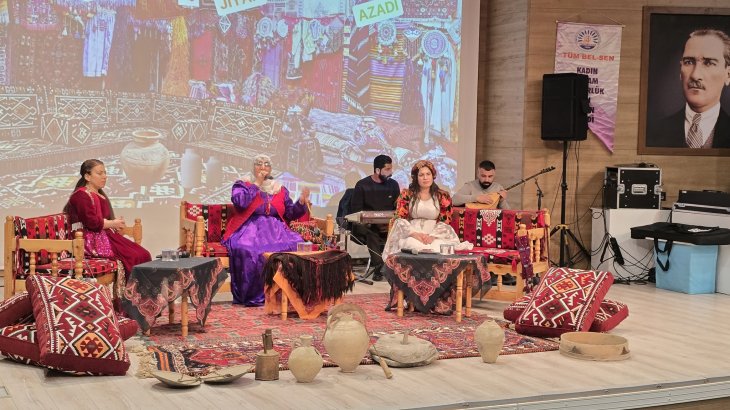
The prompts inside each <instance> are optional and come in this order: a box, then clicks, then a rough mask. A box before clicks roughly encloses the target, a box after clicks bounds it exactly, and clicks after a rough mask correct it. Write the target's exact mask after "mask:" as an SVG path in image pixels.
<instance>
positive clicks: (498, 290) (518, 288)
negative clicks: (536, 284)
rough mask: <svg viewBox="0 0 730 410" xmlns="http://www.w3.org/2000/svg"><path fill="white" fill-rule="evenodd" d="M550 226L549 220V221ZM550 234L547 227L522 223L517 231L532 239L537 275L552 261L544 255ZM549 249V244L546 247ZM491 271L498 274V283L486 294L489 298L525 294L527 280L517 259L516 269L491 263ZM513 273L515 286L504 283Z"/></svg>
mask: <svg viewBox="0 0 730 410" xmlns="http://www.w3.org/2000/svg"><path fill="white" fill-rule="evenodd" d="M547 225H548V226H549V225H550V224H549V221H548V222H547ZM546 235H548V228H547V227H540V228H532V229H527V228H526V226H525V224H520V229H519V230H518V231H517V236H527V237H528V238H529V241H530V258H531V262H532V271H533V273H534V274H535V275H536V276H539V274H541V273H544V272H547V269H548V267H549V265H550V262H549V260H548V258H547V256H546V255H543V243H545V241H544V239H545V238H546ZM545 250H547V246H546V247H545ZM489 270H490V272H492V273H494V274H495V275H497V285H496V286H493V287H492V288H491V289H490V290H489V291H488V292H487V293H486V295H485V296H484V297H485V298H487V299H496V300H504V301H510V302H511V301H515V300H517V299H519V298H520V297H522V295H524V292H523V289H524V287H525V281H524V279H523V278H522V264H521V263H520V261H519V260H518V261H517V264H516V271H515V270H513V265H512V264H511V263H509V264H500V263H490V264H489ZM507 274H511V275H512V277H514V278H515V280H516V283H515V285H514V286H506V285H504V279H503V278H504V276H505V275H507Z"/></svg>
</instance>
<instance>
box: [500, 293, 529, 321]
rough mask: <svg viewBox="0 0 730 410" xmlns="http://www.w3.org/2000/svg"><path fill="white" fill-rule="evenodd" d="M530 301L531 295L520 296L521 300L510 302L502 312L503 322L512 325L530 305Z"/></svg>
mask: <svg viewBox="0 0 730 410" xmlns="http://www.w3.org/2000/svg"><path fill="white" fill-rule="evenodd" d="M530 299H532V294H529V295H525V296H522V297H521V298H519V299H517V300H515V301H514V302H512V304H511V305H509V306H507V307H506V308H504V312H502V316H504V320H509V321H510V322H512V323H514V322H515V321H516V320H517V318H518V317H520V315H521V314H522V312H524V311H525V309H527V305H529V304H530Z"/></svg>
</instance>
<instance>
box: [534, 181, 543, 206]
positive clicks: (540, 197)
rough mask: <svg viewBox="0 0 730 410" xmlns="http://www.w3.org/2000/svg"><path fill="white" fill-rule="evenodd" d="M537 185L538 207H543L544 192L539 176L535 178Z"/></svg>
mask: <svg viewBox="0 0 730 410" xmlns="http://www.w3.org/2000/svg"><path fill="white" fill-rule="evenodd" d="M535 185H537V209H538V210H540V209H542V197H543V196H544V194H543V193H542V189H540V184H538V183H537V178H535Z"/></svg>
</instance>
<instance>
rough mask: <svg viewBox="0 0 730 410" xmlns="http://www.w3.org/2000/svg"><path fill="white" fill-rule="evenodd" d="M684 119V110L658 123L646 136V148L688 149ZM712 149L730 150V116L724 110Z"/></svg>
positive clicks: (719, 116) (721, 110)
mask: <svg viewBox="0 0 730 410" xmlns="http://www.w3.org/2000/svg"><path fill="white" fill-rule="evenodd" d="M684 117H685V113H684V108H683V109H681V110H680V111H678V112H676V113H674V114H672V115H670V116H669V117H665V118H664V119H663V120H662V121H661V122H659V123H657V124H656V125H655V126H654V127H652V128H653V129H650V130H648V132H647V134H646V146H647V147H661V148H688V145H687V142H686V140H685V134H684ZM712 148H730V115H728V114H727V113H726V112H725V111H724V110H723V109H722V108H720V114H719V115H718V117H717V122H716V123H715V128H714V135H713V137H712ZM698 149H699V148H698Z"/></svg>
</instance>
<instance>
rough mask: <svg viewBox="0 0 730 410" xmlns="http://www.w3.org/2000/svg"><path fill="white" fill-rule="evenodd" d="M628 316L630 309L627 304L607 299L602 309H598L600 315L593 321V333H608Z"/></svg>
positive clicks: (597, 314) (602, 304)
mask: <svg viewBox="0 0 730 410" xmlns="http://www.w3.org/2000/svg"><path fill="white" fill-rule="evenodd" d="M628 316H629V307H628V306H627V305H626V304H625V303H621V302H616V301H615V300H608V299H606V300H604V301H603V302H602V303H601V308H600V309H598V313H596V317H595V319H593V324H591V332H608V331H609V330H611V329H613V328H615V327H616V326H618V324H619V323H621V322H623V321H624V319H626V318H627V317H628Z"/></svg>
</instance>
